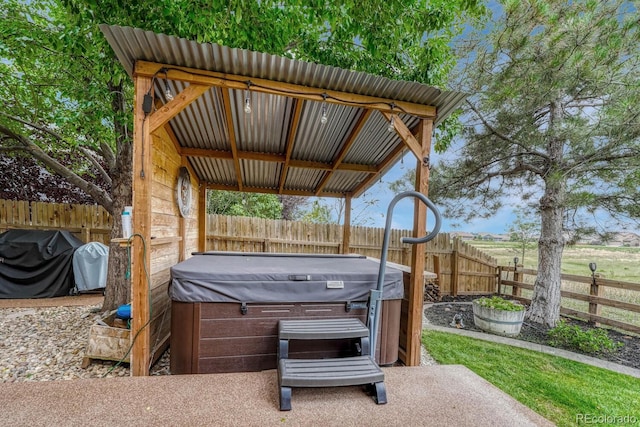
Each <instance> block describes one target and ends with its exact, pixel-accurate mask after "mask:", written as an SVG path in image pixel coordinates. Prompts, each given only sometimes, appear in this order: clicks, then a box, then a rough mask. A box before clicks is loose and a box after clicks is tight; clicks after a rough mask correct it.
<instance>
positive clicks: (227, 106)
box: [222, 90, 242, 191]
mask: <svg viewBox="0 0 640 427" xmlns="http://www.w3.org/2000/svg"><path fill="white" fill-rule="evenodd" d="M222 102H223V103H224V111H225V113H226V114H225V120H226V122H227V129H228V130H229V146H230V147H231V157H232V159H233V167H234V168H235V170H236V182H237V183H238V187H239V189H240V190H239V191H242V171H241V170H240V158H239V157H238V145H237V144H236V132H235V130H234V127H233V118H232V116H231V96H230V95H229V91H228V90H223V91H222Z"/></svg>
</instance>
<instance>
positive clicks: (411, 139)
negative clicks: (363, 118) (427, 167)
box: [381, 112, 422, 159]
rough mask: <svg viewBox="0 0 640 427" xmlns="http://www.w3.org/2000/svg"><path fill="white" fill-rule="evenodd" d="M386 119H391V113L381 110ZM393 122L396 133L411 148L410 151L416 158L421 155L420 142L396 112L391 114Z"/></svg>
mask: <svg viewBox="0 0 640 427" xmlns="http://www.w3.org/2000/svg"><path fill="white" fill-rule="evenodd" d="M381 113H382V115H383V116H384V118H385V119H387V121H390V120H391V117H392V115H391V114H389V113H386V112H381ZM393 124H394V127H395V129H396V133H397V134H398V136H399V137H400V139H402V141H403V142H404V144H405V145H406V146H407V147H408V148H409V150H411V152H412V153H413V154H414V155H415V156H416V159H419V158H420V156H422V147H420V143H419V142H418V140H417V139H416V137H415V136H414V135H413V133H412V132H411V131H410V130H409V128H408V127H407V125H405V124H404V122H403V121H402V119H400V117H399V116H398V115H397V114H394V115H393Z"/></svg>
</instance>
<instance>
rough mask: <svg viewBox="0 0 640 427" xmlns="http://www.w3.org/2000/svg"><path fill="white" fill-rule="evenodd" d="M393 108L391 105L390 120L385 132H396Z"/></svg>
mask: <svg viewBox="0 0 640 427" xmlns="http://www.w3.org/2000/svg"><path fill="white" fill-rule="evenodd" d="M394 107H395V104H393V103H392V104H391V118H390V119H389V126H387V132H393V131H394V130H396V126H395V123H394V120H395V116H394V115H393V108H394Z"/></svg>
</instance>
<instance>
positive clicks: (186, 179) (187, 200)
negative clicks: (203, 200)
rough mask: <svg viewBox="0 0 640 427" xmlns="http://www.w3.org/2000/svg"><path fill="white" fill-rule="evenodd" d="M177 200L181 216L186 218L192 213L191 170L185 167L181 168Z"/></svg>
mask: <svg viewBox="0 0 640 427" xmlns="http://www.w3.org/2000/svg"><path fill="white" fill-rule="evenodd" d="M176 200H177V201H178V209H180V215H182V216H183V217H186V216H188V215H189V213H191V176H190V175H189V170H188V169H187V168H185V167H184V166H183V167H181V168H180V173H179V174H178V184H177V186H176Z"/></svg>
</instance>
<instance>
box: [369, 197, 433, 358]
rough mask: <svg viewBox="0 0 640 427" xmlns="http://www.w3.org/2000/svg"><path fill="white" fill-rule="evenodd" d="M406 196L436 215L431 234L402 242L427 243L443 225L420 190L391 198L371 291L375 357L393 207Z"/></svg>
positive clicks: (406, 238) (371, 328) (371, 320)
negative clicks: (374, 283) (376, 275)
mask: <svg viewBox="0 0 640 427" xmlns="http://www.w3.org/2000/svg"><path fill="white" fill-rule="evenodd" d="M406 197H415V198H417V199H420V200H421V201H422V202H423V203H424V204H425V205H427V207H428V208H429V209H430V210H431V212H433V215H434V217H435V225H434V226H433V230H431V232H430V233H429V234H427V235H426V236H423V237H403V238H401V239H400V242H402V243H409V244H420V243H426V242H428V241H430V240H433V238H434V237H436V235H437V234H438V233H439V232H440V226H441V225H442V217H441V216H440V211H438V208H437V207H436V205H434V204H433V202H432V201H431V200H429V198H427V196H425V195H424V194H422V193H420V192H418V191H405V192H403V193H400V194H398V195H397V196H395V197H394V198H393V200H391V203H389V208H388V209H387V220H386V223H385V227H384V239H383V241H382V252H381V254H380V270H379V272H378V283H377V288H376V290H375V291H371V297H370V304H369V318H368V325H369V330H370V332H369V334H370V336H369V342H370V344H371V358H372V359H375V349H376V344H377V343H376V338H377V336H378V327H379V323H380V302H381V300H382V290H383V288H384V275H385V270H386V264H387V253H388V252H389V236H390V235H391V220H392V216H393V209H394V208H395V206H396V204H397V203H398V202H399V201H400V200H402V199H404V198H406Z"/></svg>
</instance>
